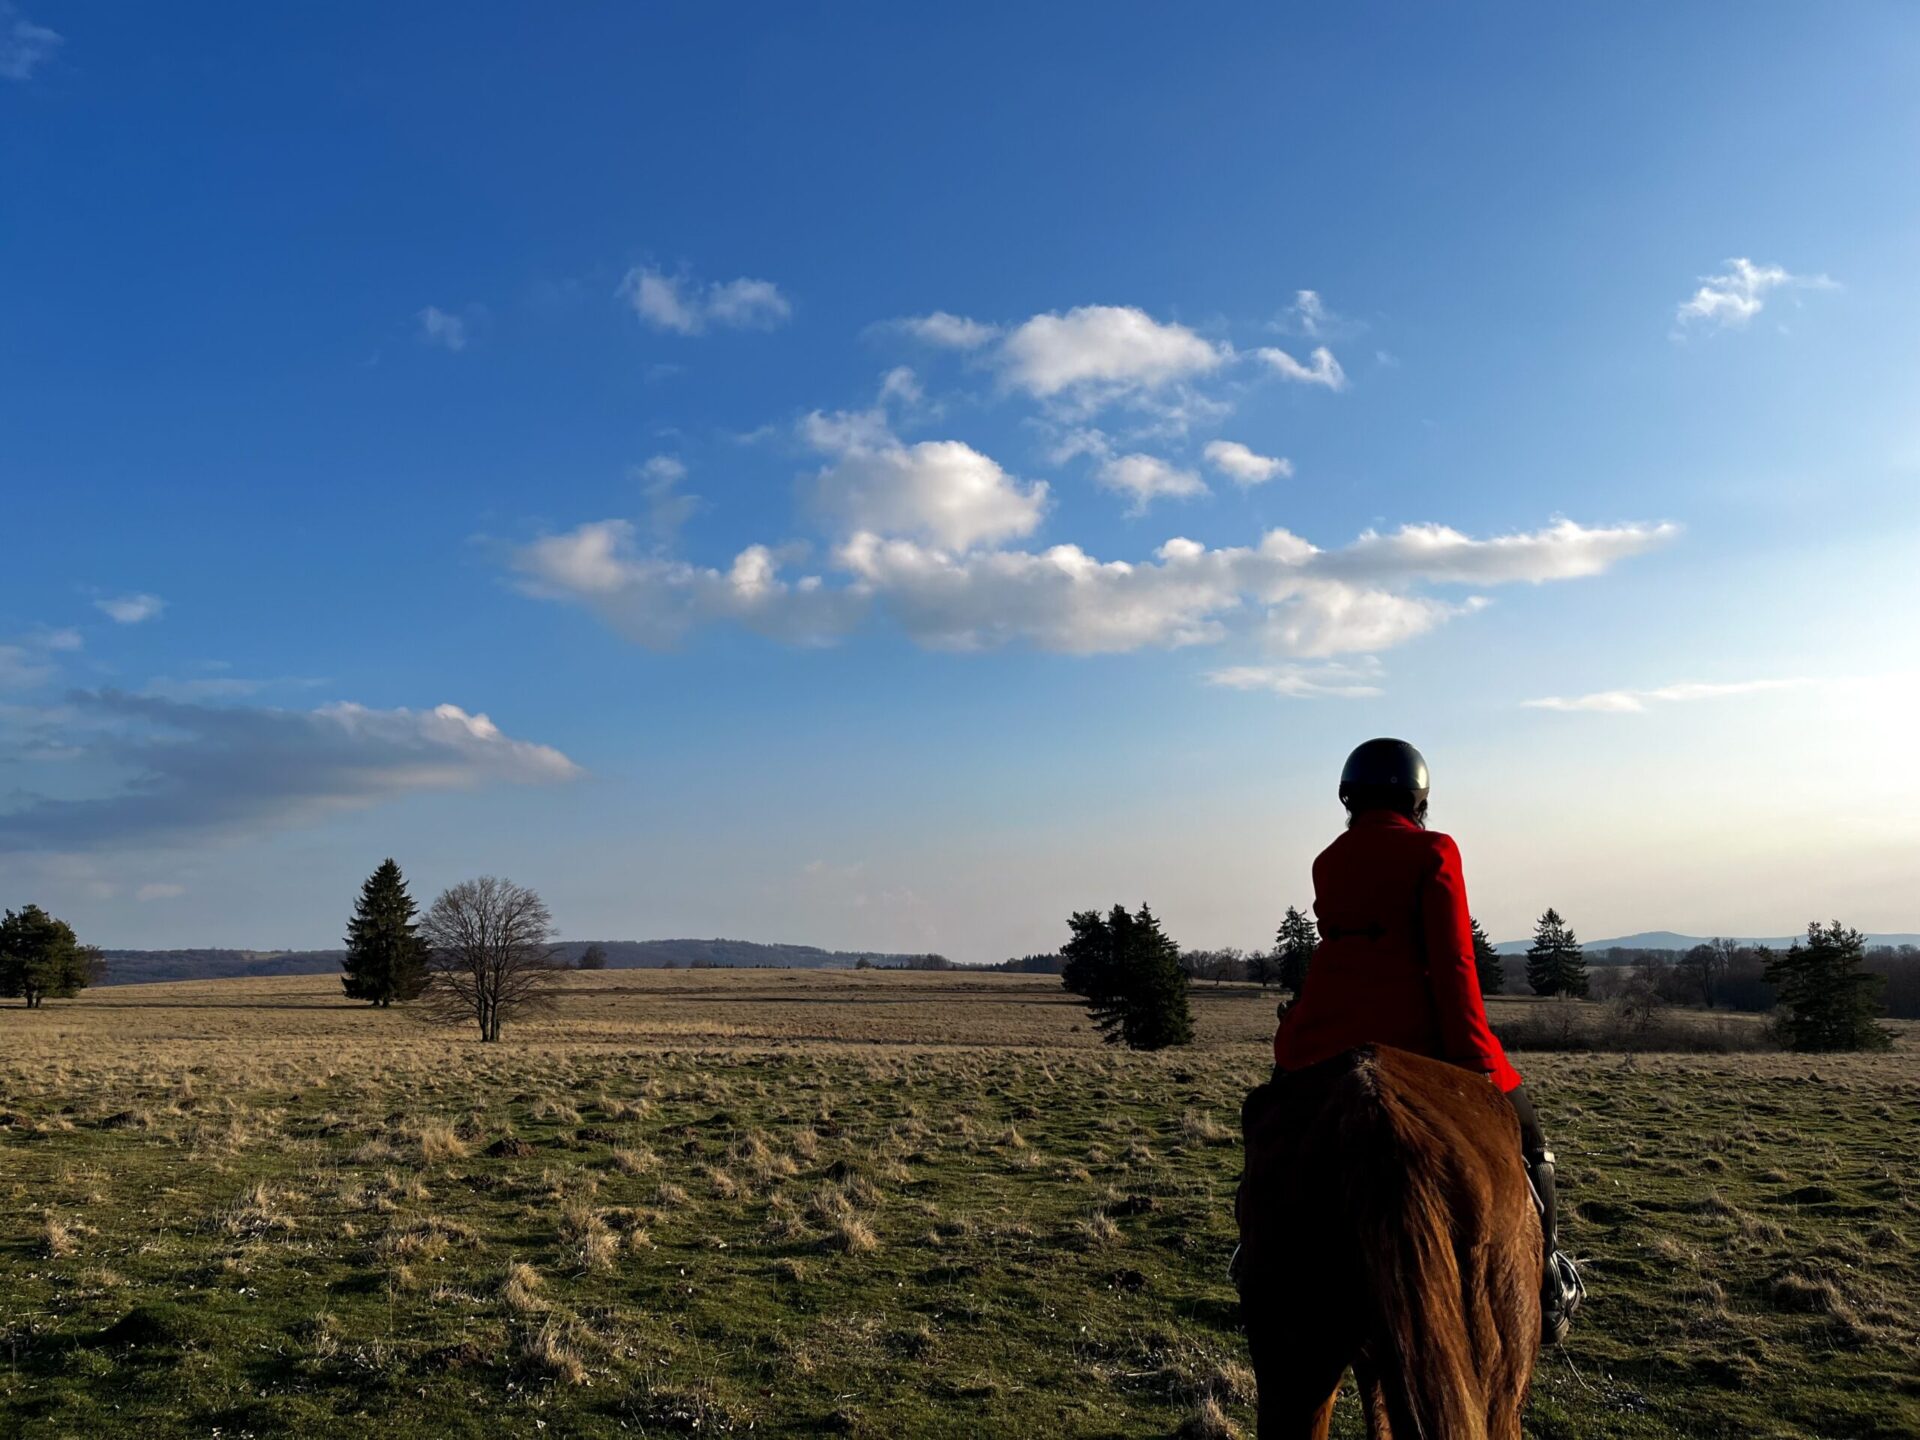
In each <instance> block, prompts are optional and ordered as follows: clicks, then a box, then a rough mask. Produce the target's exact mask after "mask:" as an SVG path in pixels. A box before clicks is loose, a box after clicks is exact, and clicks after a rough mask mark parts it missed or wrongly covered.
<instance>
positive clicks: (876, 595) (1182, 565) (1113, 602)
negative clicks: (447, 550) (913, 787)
mask: <svg viewBox="0 0 1920 1440" xmlns="http://www.w3.org/2000/svg"><path fill="white" fill-rule="evenodd" d="M962 448H964V447H962ZM982 458H984V457H982ZM1429 528H1431V527H1408V529H1406V530H1403V531H1401V532H1399V534H1398V535H1396V536H1391V537H1381V536H1375V535H1367V536H1362V537H1361V539H1360V540H1359V541H1357V542H1356V543H1355V544H1354V545H1351V546H1348V547H1346V548H1345V549H1339V550H1330V551H1328V550H1321V549H1318V548H1317V547H1315V546H1314V545H1312V544H1310V543H1309V542H1308V541H1306V540H1304V539H1302V538H1301V537H1299V536H1297V535H1294V534H1291V533H1290V532H1288V531H1285V530H1273V531H1269V532H1268V533H1267V534H1266V535H1264V536H1263V537H1262V538H1261V540H1260V542H1259V544H1258V545H1256V546H1252V547H1224V548H1220V549H1209V548H1208V547H1207V546H1205V545H1202V544H1199V543H1198V542H1196V541H1193V540H1187V539H1173V540H1169V541H1167V542H1166V543H1165V544H1163V545H1162V546H1161V547H1160V549H1159V550H1158V551H1157V552H1156V553H1155V556H1154V558H1153V559H1152V560H1151V561H1146V562H1130V561H1124V560H1107V561H1103V560H1099V559H1096V558H1095V557H1094V556H1092V555H1089V554H1087V553H1086V552H1085V551H1084V550H1082V549H1081V548H1080V547H1079V546H1076V545H1055V546H1052V547H1051V548H1049V549H1046V550H1042V551H1038V552H1034V551H1027V550H1005V549H973V550H966V551H956V549H954V548H950V547H944V546H941V545H939V544H937V543H929V541H928V540H926V539H925V538H915V537H913V536H909V535H894V536H886V535H880V534H876V533H873V532H872V531H865V530H863V531H859V532H856V533H854V534H853V535H851V536H850V537H849V538H848V539H847V540H845V541H844V542H843V543H842V544H840V545H839V546H838V547H836V549H835V550H834V551H833V553H832V555H831V564H832V567H833V568H834V569H836V570H838V571H839V572H840V573H841V575H842V577H843V578H842V579H841V580H840V581H839V582H837V583H829V582H828V581H827V580H826V579H825V578H823V577H821V576H817V575H816V576H807V577H803V578H802V579H800V580H798V581H793V582H790V581H787V580H786V579H784V578H783V577H782V575H781V573H780V571H781V565H782V563H783V562H784V560H785V559H786V558H787V557H783V556H778V555H776V554H775V553H774V552H772V551H770V550H767V549H766V548H765V547H753V548H752V549H750V550H748V551H743V552H742V553H741V555H740V556H739V557H737V558H736V560H735V562H734V566H733V568H732V569H731V570H729V571H719V570H712V569H705V568H701V567H696V566H692V565H686V564H682V563H678V562H671V561H666V560H662V559H659V558H656V557H650V556H642V555H639V554H637V553H636V552H635V550H634V547H633V545H632V526H631V524H630V523H629V522H627V521H622V520H608V521H599V522H596V523H593V524H589V525H582V526H580V527H579V528H578V529H576V530H574V531H571V532H568V533H567V534H564V535H558V536H547V537H544V538H542V539H540V540H536V541H534V542H532V543H531V544H529V545H525V546H522V547H521V548H520V549H519V550H518V551H517V552H516V553H515V557H514V565H515V568H516V569H517V570H518V571H519V573H520V575H521V577H522V583H523V585H524V586H525V587H526V588H527V589H528V591H529V592H530V593H533V594H536V595H539V596H542V597H544V598H549V599H557V600H570V601H573V602H576V603H579V604H583V605H585V606H587V607H588V608H590V609H592V610H594V611H595V612H596V613H598V614H600V615H601V616H602V617H603V618H605V619H606V620H607V621H608V623H610V624H612V625H614V626H615V627H616V628H618V629H619V630H620V631H621V632H622V633H624V634H626V635H629V636H630V637H632V638H634V639H636V640H639V641H641V642H642V643H646V644H653V645H665V644H670V643H673V642H674V641H675V640H677V639H679V638H680V637H681V636H682V635H684V634H685V633H686V632H687V631H688V630H689V629H691V628H693V627H694V626H696V625H698V624H701V623H706V622H711V621H718V620H733V621H735V622H737V623H740V624H743V625H746V626H748V627H749V628H751V629H754V630H756V631H758V632H760V633H762V634H766V635H770V636H773V637H775V638H780V639H785V640H789V641H792V642H796V643H814V644H818V643H822V642H825V641H828V640H832V639H836V638H838V637H840V636H843V635H845V634H846V633H848V632H849V631H850V630H852V629H853V628H854V627H855V626H857V625H858V624H860V623H861V622H862V621H863V620H864V619H865V618H867V617H868V616H869V615H870V614H875V613H877V614H879V615H882V616H885V617H887V618H889V619H891V620H893V621H894V622H895V623H897V624H899V625H900V626H901V627H902V628H903V629H904V630H905V631H906V632H907V634H908V635H909V636H911V637H912V638H913V639H914V640H916V641H917V642H919V643H920V644H923V645H927V646H930V647H935V648H942V649H984V648H990V647H993V646H999V645H1006V644H1012V643H1026V644H1031V645H1033V646H1035V647H1037V648H1039V649H1043V650H1055V651H1064V652H1069V653H1076V654H1090V653H1097V652H1103V651H1127V650H1137V649H1142V648H1149V647H1174V646H1184V645H1196V644H1209V643H1214V642H1217V641H1219V640H1223V639H1225V638H1226V637H1227V635H1228V634H1229V633H1230V632H1231V627H1233V626H1236V625H1237V626H1239V627H1240V628H1242V629H1245V630H1255V631H1258V632H1259V633H1260V634H1261V635H1263V636H1264V638H1265V639H1266V640H1267V642H1268V643H1269V645H1271V646H1272V647H1273V648H1274V649H1276V650H1278V651H1279V652H1281V653H1283V654H1287V655H1292V656H1296V657H1316V656H1328V655H1334V654H1342V653H1368V652H1371V651H1374V650H1379V649H1385V648H1389V647H1391V646H1393V645H1396V644H1399V643H1402V642H1404V641H1405V640H1408V639H1410V638H1412V637H1414V636H1416V635H1419V634H1421V633H1424V632H1425V631H1427V630H1430V629H1432V628H1433V627H1434V626H1436V625H1438V624H1440V623H1442V622H1444V621H1445V620H1447V619H1449V618H1450V617H1452V616H1455V615H1459V614H1463V613H1467V612H1469V611H1471V610H1473V609H1476V608H1478V607H1479V606H1480V605H1481V604H1483V603H1484V601H1483V600H1481V599H1480V598H1479V597H1469V598H1466V599H1464V600H1457V601H1456V600H1451V599H1447V598H1444V597H1437V596H1433V595H1428V594H1423V593H1420V591H1419V589H1418V588H1417V587H1419V586H1421V585H1422V584H1427V583H1437V584H1449V583H1463V582H1464V583H1473V584H1489V585H1492V584H1500V583H1504V582H1512V581H1542V580H1551V579H1564V578H1570V577H1572V576H1576V575H1584V574H1592V573H1595V571H1596V569H1602V568H1605V567H1606V566H1607V565H1610V564H1612V563H1613V562H1614V561H1617V560H1620V559H1624V558H1625V557H1626V556H1628V555H1631V554H1635V553H1638V552H1640V551H1643V550H1646V549H1650V548H1652V547H1654V546H1656V545H1658V544H1660V543H1662V542H1663V541H1664V540H1665V539H1666V538H1668V537H1669V536H1670V535H1671V534H1672V533H1673V532H1672V529H1671V527H1667V526H1619V527H1614V528H1612V529H1605V530H1586V529H1583V528H1582V527H1580V526H1577V525H1574V524H1573V523H1572V522H1570V521H1564V520H1563V521H1559V522H1557V523H1556V524H1555V525H1554V526H1552V527H1550V529H1548V530H1546V531H1541V532H1537V533H1536V534H1533V535H1519V536H1501V537H1495V538H1494V539H1490V540H1473V539H1470V538H1468V537H1466V536H1460V535H1457V534H1456V533H1455V532H1451V531H1447V532H1444V533H1445V534H1446V535H1448V536H1450V537H1452V539H1451V540H1450V541H1449V543H1448V544H1446V545H1444V546H1438V547H1436V546H1433V545H1430V544H1409V543H1405V539H1404V537H1406V536H1408V535H1409V534H1410V533H1411V534H1414V535H1420V534H1422V533H1424V531H1425V530H1426V529H1429ZM743 575H747V576H750V577H751V579H752V584H751V586H746V585H743V583H742V576H743Z"/></svg>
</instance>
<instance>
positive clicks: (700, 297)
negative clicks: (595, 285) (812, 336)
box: [619, 265, 793, 335]
mask: <svg viewBox="0 0 1920 1440" xmlns="http://www.w3.org/2000/svg"><path fill="white" fill-rule="evenodd" d="M619 294H620V296H621V298H622V299H624V300H626V301H627V303H628V304H630V305H632V306H633V312H634V314H636V315H638V316H639V317H640V318H641V319H642V320H644V321H645V322H646V323H647V324H649V325H651V326H652V327H653V328H654V329H656V330H668V331H671V332H673V333H674V334H676V335H698V334H701V333H702V332H703V331H705V330H706V329H707V327H708V326H710V325H718V326H721V327H724V328H726V329H729V330H772V329H775V328H777V327H778V326H780V325H783V324H785V323H786V322H787V320H788V319H789V318H791V317H792V315H793V306H792V305H791V304H790V303H789V302H788V300H787V297H786V296H784V295H782V294H781V293H780V289H779V287H778V286H776V285H775V284H774V283H773V282H772V281H771V280H751V279H747V278H746V277H744V276H743V277H741V278H740V279H738V280H728V281H726V282H724V283H721V284H703V283H701V282H700V281H698V280H695V279H692V278H691V277H688V276H685V275H678V276H676V275H668V274H665V273H664V272H662V271H660V270H657V269H655V268H654V267H652V266H650V265H641V266H635V267H634V268H633V269H631V270H629V271H628V272H627V274H626V277H625V278H624V279H623V280H621V282H620V288H619Z"/></svg>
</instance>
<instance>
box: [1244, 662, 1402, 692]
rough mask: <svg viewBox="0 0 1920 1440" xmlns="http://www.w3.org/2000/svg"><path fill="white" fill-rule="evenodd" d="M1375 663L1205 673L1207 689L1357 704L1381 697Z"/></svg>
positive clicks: (1246, 667)
mask: <svg viewBox="0 0 1920 1440" xmlns="http://www.w3.org/2000/svg"><path fill="white" fill-rule="evenodd" d="M1380 678H1381V671H1380V665H1379V662H1378V661H1362V662H1361V663H1358V664H1342V663H1338V662H1336V663H1331V664H1325V665H1229V666H1227V667H1226V668H1224V669H1220V670H1209V671H1207V673H1206V681H1207V683H1208V684H1209V685H1219V686H1223V687H1224V688H1226V689H1229V690H1263V691H1267V692H1269V693H1271V694H1274V695H1285V696H1288V697H1290V698H1293V699H1318V698H1321V697H1323V696H1331V697H1335V698H1338V699H1342V700H1361V699H1365V698H1367V697H1368V696H1372V695H1379V694H1381V693H1382V692H1381V689H1380Z"/></svg>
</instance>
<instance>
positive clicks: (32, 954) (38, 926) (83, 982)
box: [0, 905, 105, 1010]
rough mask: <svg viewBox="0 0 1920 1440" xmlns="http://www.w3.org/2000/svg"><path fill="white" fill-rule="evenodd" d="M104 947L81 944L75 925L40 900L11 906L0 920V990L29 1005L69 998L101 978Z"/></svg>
mask: <svg viewBox="0 0 1920 1440" xmlns="http://www.w3.org/2000/svg"><path fill="white" fill-rule="evenodd" d="M104 968H105V967H104V965H103V964H102V962H101V959H100V952H99V950H97V949H96V948H94V947H93V946H91V945H82V944H81V943H80V941H79V938H78V937H77V936H75V935H74V933H73V927H72V926H71V925H69V924H67V922H66V921H64V920H56V919H55V918H54V917H53V916H51V915H49V914H48V913H47V912H46V911H44V910H42V909H41V908H40V907H39V906H38V905H23V906H21V907H20V909H19V910H9V911H7V914H6V918H5V919H4V920H0V995H4V996H6V997H7V998H8V999H22V1000H25V1001H26V1002H27V1008H28V1009H29V1010H37V1009H39V1008H40V1002H41V1001H42V1000H46V999H55V1000H67V999H71V998H72V997H73V996H74V995H76V994H78V993H79V992H80V991H81V990H83V989H84V988H86V986H87V985H89V984H90V983H92V982H93V981H94V980H96V979H98V978H99V976H100V973H101V972H102V970H103V969H104Z"/></svg>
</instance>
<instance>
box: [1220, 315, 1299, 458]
mask: <svg viewBox="0 0 1920 1440" xmlns="http://www.w3.org/2000/svg"><path fill="white" fill-rule="evenodd" d="M1305 293H1311V292H1305ZM1201 454H1203V455H1205V456H1206V459H1207V463H1208V464H1209V465H1211V466H1213V468H1214V469H1216V470H1218V471H1219V472H1220V473H1221V474H1223V475H1225V476H1227V477H1228V478H1229V479H1230V480H1232V481H1233V483H1234V484H1236V485H1242V486H1245V485H1263V484H1265V483H1266V482H1267V481H1269V480H1271V479H1273V478H1274V477H1275V476H1276V475H1291V474H1293V462H1292V461H1291V460H1287V459H1283V458H1281V457H1279V456H1267V455H1259V454H1256V453H1255V452H1254V451H1252V450H1249V449H1248V448H1247V447H1246V446H1245V445H1242V444H1241V443H1240V442H1239V441H1238V440H1209V441H1208V442H1207V448H1206V449H1205V450H1203V451H1202V452H1201Z"/></svg>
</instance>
